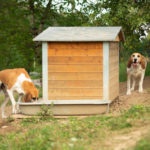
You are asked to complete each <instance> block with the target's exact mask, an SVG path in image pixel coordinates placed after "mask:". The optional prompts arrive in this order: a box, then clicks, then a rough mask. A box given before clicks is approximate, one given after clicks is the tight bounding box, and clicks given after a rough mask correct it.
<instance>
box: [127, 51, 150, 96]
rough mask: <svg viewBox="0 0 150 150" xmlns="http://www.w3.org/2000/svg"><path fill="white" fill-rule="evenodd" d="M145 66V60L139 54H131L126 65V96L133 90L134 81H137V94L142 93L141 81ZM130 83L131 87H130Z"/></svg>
mask: <svg viewBox="0 0 150 150" xmlns="http://www.w3.org/2000/svg"><path fill="white" fill-rule="evenodd" d="M146 66H147V59H146V58H145V57H144V56H143V55H141V54H140V53H133V54H132V55H131V56H130V58H129V61H128V64H127V95H130V94H131V91H133V90H134V88H135V83H136V80H137V79H139V82H138V85H139V92H140V93H142V92H143V80H144V76H145V70H146ZM131 82H132V87H131V86H130V85H131Z"/></svg>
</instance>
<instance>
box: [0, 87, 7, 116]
mask: <svg viewBox="0 0 150 150" xmlns="http://www.w3.org/2000/svg"><path fill="white" fill-rule="evenodd" d="M2 90H3V92H4V95H5V100H4V102H3V103H2V105H1V111H2V118H7V116H6V115H5V107H6V105H7V103H8V101H9V96H8V93H7V91H6V88H5V86H3V87H2Z"/></svg>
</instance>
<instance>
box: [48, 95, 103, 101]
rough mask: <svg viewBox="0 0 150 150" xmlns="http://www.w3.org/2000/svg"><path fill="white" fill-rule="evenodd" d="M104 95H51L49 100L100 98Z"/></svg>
mask: <svg viewBox="0 0 150 150" xmlns="http://www.w3.org/2000/svg"><path fill="white" fill-rule="evenodd" d="M99 99H102V96H51V95H49V100H99Z"/></svg>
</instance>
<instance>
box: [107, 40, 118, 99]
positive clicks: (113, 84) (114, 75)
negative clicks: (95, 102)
mask: <svg viewBox="0 0 150 150" xmlns="http://www.w3.org/2000/svg"><path fill="white" fill-rule="evenodd" d="M117 96H119V43H118V42H110V45H109V99H110V100H114V99H115V98H116V97H117Z"/></svg>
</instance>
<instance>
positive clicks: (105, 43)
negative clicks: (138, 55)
mask: <svg viewBox="0 0 150 150" xmlns="http://www.w3.org/2000/svg"><path fill="white" fill-rule="evenodd" d="M123 40H124V35H123V32H122V30H121V27H49V28H48V29H46V30H45V31H43V32H42V33H41V34H39V35H38V36H37V37H35V38H34V41H41V42H42V69H43V74H42V75H43V99H44V100H49V103H53V104H54V114H56V115H86V114H99V113H102V112H105V111H107V108H108V107H107V106H108V105H109V104H110V103H111V102H112V101H113V100H114V99H116V98H117V97H118V96H119V41H123Z"/></svg>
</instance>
